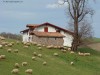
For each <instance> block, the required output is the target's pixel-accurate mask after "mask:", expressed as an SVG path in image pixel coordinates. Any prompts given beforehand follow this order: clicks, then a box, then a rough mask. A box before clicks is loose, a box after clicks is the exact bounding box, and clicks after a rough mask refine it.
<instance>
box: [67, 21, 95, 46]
mask: <svg viewBox="0 0 100 75" xmlns="http://www.w3.org/2000/svg"><path fill="white" fill-rule="evenodd" d="M67 28H68V29H69V30H70V31H72V32H73V31H74V24H73V22H72V20H70V21H69V23H68V27H67ZM78 29H79V32H78V33H79V45H83V44H84V42H86V41H88V40H86V39H92V37H93V34H94V32H93V27H92V23H91V22H89V21H87V20H86V19H84V20H83V21H81V22H80V23H79V28H78ZM85 40H86V41H85ZM88 42H89V41H88Z"/></svg>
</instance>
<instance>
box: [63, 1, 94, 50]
mask: <svg viewBox="0 0 100 75" xmlns="http://www.w3.org/2000/svg"><path fill="white" fill-rule="evenodd" d="M62 1H63V3H62V4H64V3H67V4H68V13H69V16H70V17H71V18H72V20H73V22H74V39H73V42H72V48H71V49H72V50H73V51H76V50H77V48H78V46H79V44H80V43H79V42H80V37H79V36H80V35H79V22H81V21H82V20H83V19H84V18H85V16H87V15H93V10H92V9H90V8H89V7H88V0H62Z"/></svg>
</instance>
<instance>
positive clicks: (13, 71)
mask: <svg viewBox="0 0 100 75" xmlns="http://www.w3.org/2000/svg"><path fill="white" fill-rule="evenodd" d="M11 73H13V74H18V73H19V70H18V69H13V70H12V71H11Z"/></svg>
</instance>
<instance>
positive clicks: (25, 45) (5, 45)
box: [0, 38, 90, 74]
mask: <svg viewBox="0 0 100 75" xmlns="http://www.w3.org/2000/svg"><path fill="white" fill-rule="evenodd" d="M0 40H1V41H2V40H5V39H4V38H3V39H0ZM19 43H20V42H19V41H16V44H19ZM14 44H15V43H14V42H10V43H9V42H4V41H3V42H0V49H2V48H3V47H9V48H8V49H7V52H8V53H11V52H14V53H18V52H19V50H18V49H15V50H12V49H11V47H12V46H13V45H14ZM32 44H33V45H36V46H37V47H38V50H42V47H46V48H47V49H52V48H60V49H61V51H62V52H63V53H66V52H67V51H70V54H74V51H71V48H66V47H60V46H53V45H51V46H45V45H41V44H37V43H36V42H33V43H32ZM30 45H31V43H23V47H24V48H29V46H30ZM53 55H54V56H59V54H58V53H54V54H53ZM78 55H79V56H90V53H81V52H78ZM36 56H38V57H40V58H41V57H42V54H37V53H36V52H33V56H32V60H36ZM2 59H6V55H0V60H2ZM42 64H43V65H47V62H46V61H44V62H43V63H42ZM70 64H71V65H73V64H74V62H73V61H71V62H70ZM21 65H22V66H27V65H28V62H22V63H21ZM14 67H15V68H14V69H13V70H12V71H11V73H13V74H18V73H19V69H18V68H19V67H20V64H19V63H15V65H14ZM32 72H33V70H32V69H26V70H25V73H28V74H32Z"/></svg>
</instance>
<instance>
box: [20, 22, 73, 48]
mask: <svg viewBox="0 0 100 75" xmlns="http://www.w3.org/2000/svg"><path fill="white" fill-rule="evenodd" d="M26 27H27V28H28V29H26V30H23V31H21V33H22V36H23V42H36V43H37V44H42V45H54V46H68V47H71V44H72V41H73V33H72V32H70V31H68V30H66V29H63V28H61V27H58V26H56V25H53V24H50V23H43V24H38V25H36V24H27V26H26Z"/></svg>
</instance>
